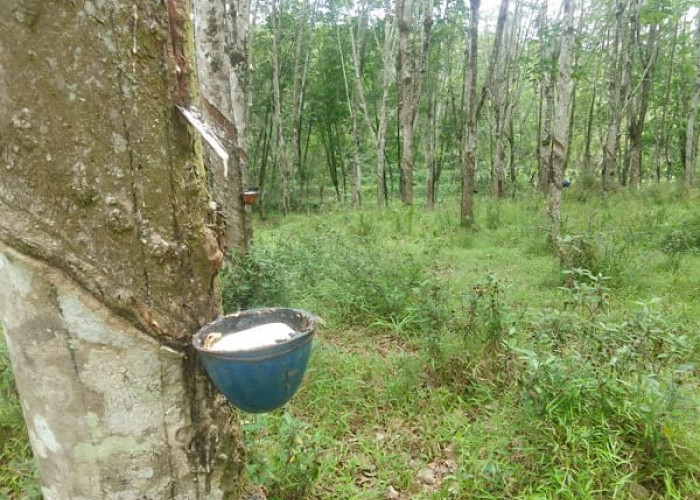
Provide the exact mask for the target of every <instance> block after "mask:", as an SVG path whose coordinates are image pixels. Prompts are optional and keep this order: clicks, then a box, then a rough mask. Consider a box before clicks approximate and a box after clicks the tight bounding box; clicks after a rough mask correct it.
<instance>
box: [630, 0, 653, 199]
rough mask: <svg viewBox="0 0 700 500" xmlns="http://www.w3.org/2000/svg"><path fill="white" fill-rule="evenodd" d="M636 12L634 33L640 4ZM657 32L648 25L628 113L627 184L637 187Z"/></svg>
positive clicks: (639, 178)
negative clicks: (637, 87) (638, 81)
mask: <svg viewBox="0 0 700 500" xmlns="http://www.w3.org/2000/svg"><path fill="white" fill-rule="evenodd" d="M636 9H637V13H636V15H635V24H637V26H635V33H639V26H638V23H639V10H640V9H641V4H640V3H639V2H638V3H637V5H636ZM657 32H658V25H655V24H654V25H652V26H650V27H649V33H648V35H647V37H648V38H647V42H646V47H645V48H644V50H641V49H640V52H643V54H644V60H643V61H642V62H643V74H642V82H641V89H640V91H639V95H638V96H637V98H636V109H633V110H631V114H630V127H629V136H630V155H629V159H630V167H629V185H630V187H633V188H637V187H639V184H640V182H641V178H642V134H643V133H644V122H645V120H646V114H647V109H648V107H649V97H650V95H651V85H652V81H653V75H654V68H655V66H656V58H657V53H658V47H657ZM636 45H637V46H638V47H639V46H641V40H639V39H638V35H637V43H636Z"/></svg>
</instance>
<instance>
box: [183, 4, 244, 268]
mask: <svg viewBox="0 0 700 500" xmlns="http://www.w3.org/2000/svg"><path fill="white" fill-rule="evenodd" d="M193 5H194V27H195V42H196V44H195V45H196V55H197V65H196V67H197V78H198V82H199V100H198V103H197V105H198V106H197V107H198V108H200V109H201V110H202V114H203V116H204V119H205V121H206V123H207V124H208V125H209V126H210V127H211V129H212V130H213V131H214V133H215V134H216V136H217V138H218V139H219V140H220V142H221V143H222V145H224V147H225V149H226V152H227V153H228V157H229V159H228V163H227V164H226V165H224V164H223V162H222V160H221V158H219V157H217V156H216V154H215V152H214V151H213V150H210V148H209V146H208V145H206V143H205V148H204V149H205V160H206V164H207V167H208V169H207V170H208V175H209V179H210V184H211V186H212V197H213V202H214V203H216V212H215V213H216V225H217V232H218V233H219V234H221V235H225V238H224V239H223V241H222V243H224V245H223V246H224V250H225V254H226V255H227V256H230V255H232V253H231V251H236V252H245V251H246V250H247V246H248V241H249V239H250V233H251V227H250V216H249V215H248V214H247V213H246V206H245V204H244V203H243V201H242V199H241V192H242V191H243V190H244V189H245V188H246V187H248V186H247V183H248V179H247V174H248V148H247V146H246V140H245V115H246V110H245V107H246V102H245V97H244V93H243V86H244V83H245V73H246V71H245V70H246V67H245V65H246V61H247V52H248V50H247V41H248V37H247V31H248V16H249V11H250V7H249V0H236V1H231V2H227V1H225V0H196V1H195V2H193ZM227 5H228V7H227Z"/></svg>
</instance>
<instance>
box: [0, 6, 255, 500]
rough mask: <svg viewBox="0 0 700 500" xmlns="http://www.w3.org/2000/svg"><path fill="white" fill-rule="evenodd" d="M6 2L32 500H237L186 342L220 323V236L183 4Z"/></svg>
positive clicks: (211, 396) (4, 217)
mask: <svg viewBox="0 0 700 500" xmlns="http://www.w3.org/2000/svg"><path fill="white" fill-rule="evenodd" d="M11 4H12V5H11V6H10V8H9V10H7V9H5V8H4V7H3V10H5V11H6V12H13V13H14V14H13V15H8V16H3V17H2V18H0V104H1V105H0V137H1V138H2V150H3V151H5V155H4V157H3V161H4V164H3V168H0V317H1V318H2V322H3V325H4V330H5V336H6V341H7V345H8V350H9V353H10V359H11V361H12V366H13V369H14V372H15V378H16V381H17V387H18V390H19V393H20V398H21V399H22V407H23V411H24V415H25V418H26V421H27V427H28V431H29V436H30V441H31V445H32V449H33V451H34V455H35V458H36V463H37V468H38V470H39V474H40V480H41V484H42V493H43V498H44V499H46V500H63V499H66V500H67V499H96V498H121V499H138V498H159V499H161V498H162V499H182V500H185V499H204V498H220V499H237V498H241V495H242V491H243V489H244V488H245V486H246V479H245V473H244V463H243V451H242V448H241V442H240V439H239V436H238V434H237V432H236V430H235V425H236V422H235V419H233V417H232V415H231V413H230V411H229V410H228V407H227V406H226V405H224V404H223V403H222V402H221V400H220V399H219V398H218V397H217V396H216V394H215V392H214V391H213V390H212V387H211V385H210V384H209V382H208V379H207V378H206V377H205V376H204V375H203V372H202V371H201V369H200V368H199V365H198V362H197V358H196V356H195V353H194V352H193V349H192V348H191V343H190V339H191V335H192V333H194V331H196V330H197V329H198V328H199V326H200V325H202V324H204V323H206V322H208V321H210V320H212V319H213V318H214V317H215V316H217V315H218V314H220V312H221V310H220V300H219V299H220V294H219V288H218V285H217V280H216V275H217V272H218V269H219V266H220V265H221V263H222V260H223V252H224V250H225V245H226V244H225V241H226V240H225V238H224V239H223V240H222V239H220V238H219V236H220V235H219V233H218V232H217V229H218V228H217V226H216V220H215V215H214V214H213V213H212V210H211V204H210V202H211V201H212V194H211V191H210V189H209V187H208V185H209V181H208V179H207V174H206V171H205V169H204V167H203V162H202V155H201V151H202V149H201V145H200V141H199V137H198V136H192V135H190V134H189V132H188V130H189V128H188V126H187V124H186V122H185V120H184V119H182V118H181V117H180V115H179V113H178V111H177V109H176V108H175V105H179V106H188V105H190V104H193V103H194V99H195V96H196V83H195V79H194V78H193V73H194V64H193V62H194V51H193V44H192V33H193V30H192V25H191V22H190V15H189V12H188V8H187V3H186V2H183V1H179V0H168V1H166V2H164V3H157V2H156V3H153V2H150V3H138V4H136V3H133V2H124V1H120V0H115V1H114V2H98V3H92V2H85V3H84V5H83V4H82V3H81V4H80V5H79V6H78V5H77V4H76V3H71V2H59V3H51V4H49V3H41V2H34V3H33V9H32V11H31V12H29V11H27V10H25V9H20V8H19V2H11ZM14 7H17V8H14ZM57 47H63V48H69V47H70V50H67V49H66V50H56V48H57ZM8 75H12V77H11V78H10V77H9V76H8ZM28 82H31V85H29V84H28ZM239 160H240V158H239ZM229 229H230V227H229Z"/></svg>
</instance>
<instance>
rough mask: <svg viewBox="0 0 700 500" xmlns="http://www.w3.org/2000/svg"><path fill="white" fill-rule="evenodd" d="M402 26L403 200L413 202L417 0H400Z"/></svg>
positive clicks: (398, 69) (398, 13)
mask: <svg viewBox="0 0 700 500" xmlns="http://www.w3.org/2000/svg"><path fill="white" fill-rule="evenodd" d="M396 19H397V20H398V26H399V49H398V53H397V59H396V61H397V63H396V73H397V81H398V90H399V136H400V137H401V176H400V180H399V192H400V195H401V201H402V202H403V203H404V204H406V205H411V204H413V124H412V123H411V117H412V116H413V109H412V107H411V106H412V104H413V64H414V62H413V59H414V55H413V52H412V50H411V44H410V40H409V39H410V37H411V32H412V30H413V29H412V25H413V0H396Z"/></svg>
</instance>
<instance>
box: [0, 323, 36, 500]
mask: <svg viewBox="0 0 700 500" xmlns="http://www.w3.org/2000/svg"><path fill="white" fill-rule="evenodd" d="M22 495H24V496H22ZM0 498H18V499H19V498H26V499H30V500H34V499H40V498H41V493H40V491H39V487H38V484H37V478H36V469H35V467H34V461H33V459H32V454H31V449H30V447H29V442H28V440H27V429H26V427H25V425H24V419H23V417H22V410H21V408H20V405H19V398H18V396H17V392H16V389H15V381H14V377H13V375H12V368H11V366H10V359H9V355H8V352H7V347H6V346H5V344H4V342H3V341H2V328H0Z"/></svg>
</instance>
